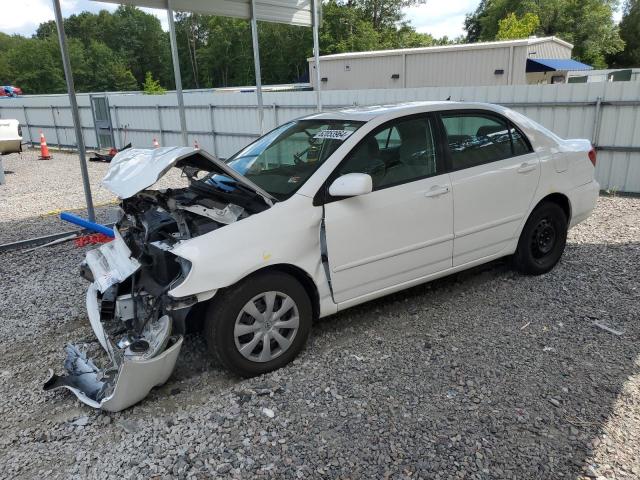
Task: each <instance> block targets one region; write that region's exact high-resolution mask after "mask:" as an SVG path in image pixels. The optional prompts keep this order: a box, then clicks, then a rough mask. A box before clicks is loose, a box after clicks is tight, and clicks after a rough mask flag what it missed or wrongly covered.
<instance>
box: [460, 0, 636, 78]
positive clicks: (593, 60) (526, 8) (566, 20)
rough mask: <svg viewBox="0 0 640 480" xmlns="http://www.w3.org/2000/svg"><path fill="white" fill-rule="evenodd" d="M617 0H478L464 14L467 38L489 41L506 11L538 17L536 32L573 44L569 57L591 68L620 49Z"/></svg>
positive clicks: (507, 12)
mask: <svg viewBox="0 0 640 480" xmlns="http://www.w3.org/2000/svg"><path fill="white" fill-rule="evenodd" d="M618 4H619V0H482V1H481V2H480V5H479V6H478V8H477V9H476V11H475V12H474V13H472V14H470V15H468V16H467V18H466V20H465V29H466V31H467V35H468V36H467V38H468V40H469V41H472V42H475V41H490V40H494V39H495V38H496V36H497V34H498V29H499V20H500V19H504V18H505V17H506V16H507V15H508V14H509V13H512V12H513V13H514V14H515V15H516V16H518V17H522V16H524V15H525V14H526V13H532V14H535V15H537V16H538V18H539V20H540V26H539V27H538V28H537V30H536V32H535V33H536V34H538V35H555V36H558V37H560V38H562V39H564V40H566V41H568V42H571V43H573V44H574V50H573V56H574V57H576V58H578V59H579V60H581V61H583V62H586V63H589V64H591V65H593V66H595V67H598V68H599V67H605V66H606V57H607V56H610V55H613V54H615V53H616V52H619V51H620V50H622V48H623V46H624V42H623V41H622V39H621V38H620V35H619V31H618V27H617V26H616V25H615V22H614V21H613V11H614V10H615V9H616V8H617V6H618Z"/></svg>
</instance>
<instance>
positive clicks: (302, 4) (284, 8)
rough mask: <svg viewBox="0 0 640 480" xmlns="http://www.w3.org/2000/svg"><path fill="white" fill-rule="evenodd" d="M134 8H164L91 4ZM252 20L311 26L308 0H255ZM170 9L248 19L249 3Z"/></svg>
mask: <svg viewBox="0 0 640 480" xmlns="http://www.w3.org/2000/svg"><path fill="white" fill-rule="evenodd" d="M92 1H94V2H98V1H99V2H108V3H117V4H125V5H133V6H136V7H149V8H160V9H163V10H164V9H166V8H167V1H166V0H92ZM255 6H256V7H255V8H256V12H255V13H256V19H257V20H262V21H265V22H275V23H287V24H290V25H300V26H305V27H309V26H311V22H312V18H311V8H312V7H311V0H255ZM171 9H173V10H177V11H180V12H193V13H201V14H204V15H216V16H219V17H234V18H245V19H250V18H251V0H172V2H171Z"/></svg>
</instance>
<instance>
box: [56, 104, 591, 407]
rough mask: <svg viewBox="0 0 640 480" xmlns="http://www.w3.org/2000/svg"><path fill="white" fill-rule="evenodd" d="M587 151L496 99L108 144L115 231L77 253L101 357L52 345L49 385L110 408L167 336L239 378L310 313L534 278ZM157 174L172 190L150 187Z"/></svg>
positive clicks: (174, 345) (587, 192) (155, 358)
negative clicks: (513, 271) (168, 177)
mask: <svg viewBox="0 0 640 480" xmlns="http://www.w3.org/2000/svg"><path fill="white" fill-rule="evenodd" d="M595 162H596V157H595V151H594V149H593V148H592V146H591V144H590V142H589V141H587V140H562V139H560V138H559V137H557V136H556V135H554V134H553V133H551V132H549V131H548V130H546V129H545V128H543V127H542V126H540V125H538V124H537V123H535V122H533V121H531V120H529V119H528V118H526V117H524V116H523V115H521V114H519V113H516V112H514V111H512V110H509V109H507V108H503V107H500V106H496V105H488V104H474V103H455V102H425V103H411V104H404V105H396V106H380V107H370V108H354V109H348V110H342V111H338V112H327V113H319V114H314V115H309V116H307V117H304V118H301V119H298V120H295V121H291V122H288V123H286V124H284V125H282V126H280V127H278V128H276V129H275V130H273V131H272V132H270V133H268V134H266V135H265V136H263V137H262V138H260V139H258V140H256V141H255V142H254V143H252V144H251V145H249V146H247V147H246V148H244V149H242V150H241V151H240V152H238V153H237V154H236V155H234V156H233V157H231V158H230V159H229V160H227V161H226V162H225V163H223V162H221V161H219V160H217V159H215V158H213V157H211V156H210V155H208V154H207V153H206V152H203V151H200V150H194V149H192V148H163V149H156V150H125V151H124V152H121V153H119V154H118V155H117V156H116V157H115V158H114V160H113V161H112V164H111V168H110V170H109V172H108V174H107V176H106V177H105V179H104V181H103V183H104V185H105V186H107V187H108V188H109V189H111V191H113V192H114V193H116V194H117V195H118V196H119V197H120V198H122V204H121V208H122V211H123V216H122V219H121V220H120V221H119V222H118V224H117V232H118V233H117V235H116V240H115V241H113V242H111V243H110V244H107V245H105V246H103V247H101V248H100V249H97V250H92V251H90V252H89V253H88V254H87V259H86V263H85V264H84V266H83V276H84V277H86V278H87V279H88V280H89V281H90V282H91V286H90V288H89V291H88V294H87V306H88V310H89V312H88V313H89V318H90V321H91V325H92V327H93V329H94V331H95V333H96V336H97V337H98V340H99V341H100V343H101V344H102V346H103V348H104V349H105V350H106V351H107V353H108V355H109V357H110V359H111V361H112V366H111V367H110V368H108V369H106V370H101V369H98V368H97V367H96V366H95V365H94V364H93V363H92V362H91V360H89V359H88V358H87V356H86V355H85V352H84V351H83V350H82V347H81V346H77V345H69V346H68V347H67V361H66V363H65V367H66V370H67V373H66V375H64V376H56V375H53V376H52V377H51V378H50V380H49V381H48V382H47V384H46V385H45V388H47V389H51V388H58V387H65V388H68V389H70V390H72V391H73V392H74V393H75V394H76V395H77V396H78V398H80V399H81V400H82V401H83V402H85V403H87V404H89V405H92V406H94V407H101V408H104V409H107V410H120V409H122V408H126V407H127V406H129V405H132V404H133V403H135V402H137V401H139V400H140V399H141V398H143V397H144V396H145V395H146V394H147V393H148V391H149V389H150V388H152V387H153V386H155V385H159V384H161V383H163V382H165V381H166V380H167V379H168V377H169V376H170V374H171V372H172V370H173V368H174V364H175V361H176V358H177V356H178V352H179V350H180V347H181V345H182V341H183V338H182V334H183V333H184V332H185V331H186V330H187V329H188V328H189V327H190V326H192V327H193V326H195V325H199V322H198V319H202V321H203V322H204V335H205V337H206V340H207V342H208V345H209V349H210V351H211V352H212V354H213V355H215V356H216V357H217V358H218V359H219V360H220V362H221V363H222V364H223V365H225V366H226V367H227V368H229V369H230V370H232V371H233V372H235V373H237V374H239V375H241V376H253V375H259V374H262V373H265V372H269V371H271V370H274V369H277V368H280V367H282V366H284V365H286V364H287V363H289V362H290V361H291V360H292V359H293V358H294V357H295V356H296V355H297V354H298V353H299V352H300V350H301V349H302V348H303V346H304V345H305V342H306V341H307V337H308V336H309V332H310V331H311V327H312V322H313V320H314V319H315V318H319V317H325V316H327V315H331V314H334V313H336V312H339V311H342V310H344V309H346V308H349V307H352V306H354V305H358V304H360V303H363V302H366V301H368V300H372V299H374V298H378V297H381V296H383V295H387V294H390V293H392V292H396V291H398V290H402V289H405V288H408V287H411V286H414V285H417V284H420V283H423V282H427V281H429V280H433V279H435V278H439V277H443V276H445V275H449V274H452V273H455V272H459V271H461V270H465V269H468V268H471V267H474V266H476V265H479V264H482V263H486V262H489V261H492V260H494V259H497V258H500V257H505V256H512V257H513V260H514V264H515V266H516V268H517V269H518V270H520V271H521V272H523V273H526V274H542V273H545V272H547V271H549V270H551V269H552V268H553V267H554V266H555V265H556V263H557V262H558V260H559V259H560V257H561V255H562V252H563V251H564V248H565V241H566V236H567V230H568V229H569V228H571V227H572V226H574V225H576V224H577V223H579V222H581V221H583V220H584V219H586V218H587V217H588V216H589V215H590V214H591V212H592V210H593V208H594V207H595V204H596V200H597V197H598V191H599V185H598V183H597V182H596V181H595V180H594V167H595ZM171 167H177V168H179V169H181V170H182V172H183V174H184V175H185V176H186V177H188V179H189V186H188V187H185V188H178V189H167V190H163V191H157V190H151V189H149V187H150V186H151V185H152V184H154V183H155V182H156V181H157V180H158V179H159V178H160V177H161V176H162V175H164V174H165V173H166V172H167V171H168V170H169V169H170V168H171Z"/></svg>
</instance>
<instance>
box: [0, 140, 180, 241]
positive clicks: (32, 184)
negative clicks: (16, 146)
mask: <svg viewBox="0 0 640 480" xmlns="http://www.w3.org/2000/svg"><path fill="white" fill-rule="evenodd" d="M50 151H51V154H52V157H53V158H52V159H51V160H38V156H39V155H40V150H34V149H29V150H25V151H24V152H23V153H21V154H17V153H16V154H11V155H5V156H3V157H2V163H3V165H4V170H5V180H6V183H5V184H4V185H0V244H3V243H9V242H15V241H18V240H25V239H28V238H34V237H40V236H43V235H48V234H52V233H58V232H65V231H70V230H74V229H75V227H74V226H73V225H71V224H69V223H66V222H63V221H61V220H60V219H59V218H58V214H59V213H60V212H61V211H71V212H73V213H75V214H77V215H80V216H83V217H85V218H86V216H87V214H86V210H85V208H86V203H85V197H84V190H83V188H82V174H81V172H80V164H79V159H78V155H77V154H75V153H67V152H58V151H55V150H50ZM88 156H89V155H88ZM87 165H88V170H89V179H90V183H91V193H92V197H93V203H94V205H95V207H96V209H95V210H96V219H97V220H98V221H99V222H103V223H106V222H110V221H111V219H112V218H113V215H112V213H111V211H112V210H113V209H114V205H115V204H116V201H117V199H116V197H115V196H114V195H113V194H112V193H111V192H109V191H108V190H107V189H106V188H104V187H102V185H100V181H101V180H102V177H104V174H105V173H106V172H107V169H108V168H109V164H107V163H102V162H87ZM171 173H172V174H171V175H167V176H166V177H165V178H163V179H162V180H161V183H160V185H163V186H169V185H175V184H176V182H179V181H180V179H179V172H178V171H177V170H176V172H171Z"/></svg>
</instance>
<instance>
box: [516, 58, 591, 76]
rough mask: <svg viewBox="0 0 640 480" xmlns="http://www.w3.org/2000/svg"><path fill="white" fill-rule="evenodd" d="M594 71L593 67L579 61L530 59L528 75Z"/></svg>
mask: <svg viewBox="0 0 640 480" xmlns="http://www.w3.org/2000/svg"><path fill="white" fill-rule="evenodd" d="M570 70H571V71H576V70H593V67H592V66H591V65H587V64H585V63H580V62H578V61H577V60H571V59H570V58H568V59H561V58H528V59H527V73H534V72H556V71H570Z"/></svg>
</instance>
